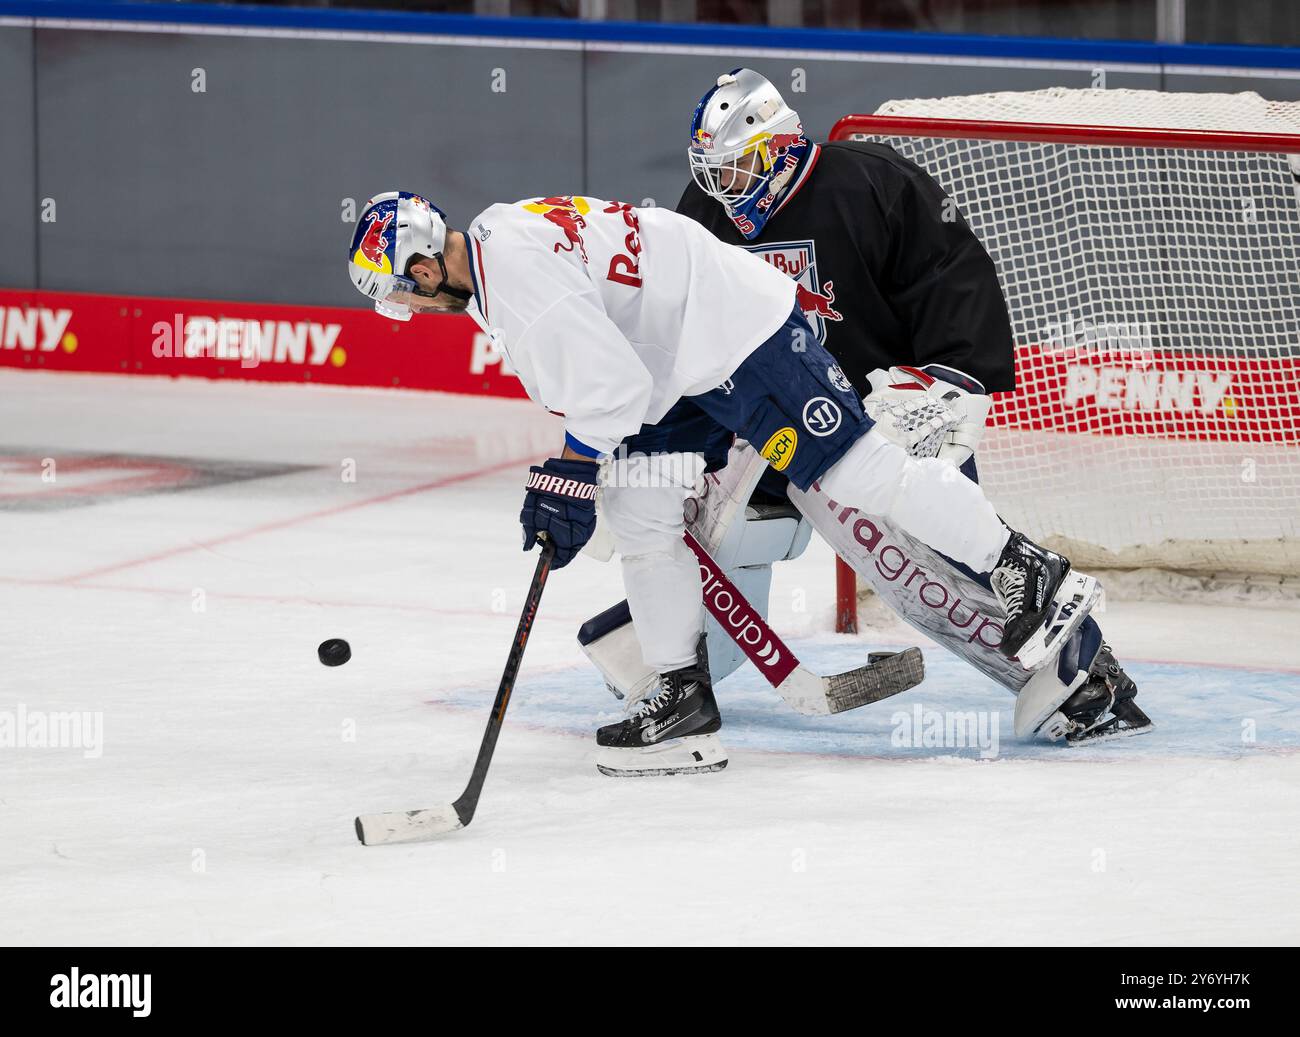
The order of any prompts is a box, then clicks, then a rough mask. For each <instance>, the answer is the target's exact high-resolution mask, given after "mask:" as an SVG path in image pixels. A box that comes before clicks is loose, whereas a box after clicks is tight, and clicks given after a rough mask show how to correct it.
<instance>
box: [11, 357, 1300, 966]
mask: <svg viewBox="0 0 1300 1037" xmlns="http://www.w3.org/2000/svg"><path fill="white" fill-rule="evenodd" d="M0 401H2V403H0V534H2V535H3V540H4V543H5V545H6V551H5V552H4V555H3V562H2V563H0V601H2V602H3V612H2V613H0V615H2V616H3V644H4V665H3V668H2V669H0V674H2V675H3V676H2V678H0V732H2V731H3V724H4V722H5V720H4V717H5V716H6V715H8V716H10V717H11V718H14V719H16V718H17V716H18V714H19V711H20V710H21V711H22V712H23V714H24V715H25V716H28V717H30V716H32V715H36V716H42V715H48V714H50V713H52V712H56V711H90V712H91V713H98V714H102V722H103V747H102V753H101V754H99V755H96V753H95V752H94V751H93V749H87V748H84V747H67V748H37V747H12V746H9V745H6V746H5V747H3V748H0V942H5V943H23V944H31V943H76V944H93V943H119V942H121V943H138V944H151V943H173V942H179V943H258V944H261V943H296V944H305V943H444V942H467V941H468V942H502V941H504V942H518V943H536V942H547V941H564V942H583V943H598V944H602V945H609V944H624V943H633V944H647V943H648V944H654V943H676V942H688V943H689V942H711V941H726V942H731V941H739V942H746V943H753V942H779V941H796V942H814V941H825V942H835V943H877V942H904V943H968V944H969V943H981V944H982V943H1013V942H1034V943H1070V942H1084V943H1094V942H1098V943H1099V942H1117V943H1133V944H1144V943H1151V942H1155V943H1199V942H1243V943H1294V942H1295V941H1296V940H1297V938H1300V895H1298V894H1297V883H1296V881H1295V875H1296V871H1295V862H1296V860H1297V859H1300V794H1298V793H1300V714H1298V712H1297V709H1296V697H1297V686H1298V685H1300V647H1298V646H1297V637H1296V633H1297V628H1298V627H1300V612H1297V611H1295V610H1294V609H1290V610H1288V609H1286V608H1282V607H1246V606H1223V605H1216V604H1204V603H1197V602H1191V603H1177V602H1137V601H1127V602H1126V601H1122V600H1121V601H1115V600H1112V601H1111V602H1110V604H1109V609H1108V611H1107V613H1106V614H1105V615H1104V616H1103V617H1102V623H1103V627H1104V629H1105V631H1106V634H1107V637H1108V639H1109V640H1110V641H1111V642H1112V643H1113V644H1114V646H1115V649H1116V652H1117V653H1118V654H1119V656H1120V657H1121V658H1122V659H1123V660H1124V661H1125V663H1126V665H1127V666H1128V668H1129V670H1130V672H1131V673H1132V674H1133V676H1134V677H1135V678H1136V679H1137V681H1138V683H1139V685H1140V687H1141V693H1140V698H1139V701H1140V702H1141V704H1142V705H1143V707H1144V708H1145V709H1146V710H1147V711H1148V712H1149V713H1150V714H1151V715H1152V717H1153V718H1154V719H1155V721H1156V724H1157V729H1156V731H1154V732H1153V733H1151V734H1148V735H1145V736H1142V737H1136V738H1130V739H1124V740H1121V741H1118V742H1114V743H1109V744H1106V745H1101V746H1094V747H1086V748H1076V749H1065V748H1062V747H1059V746H1054V745H1047V744H1038V743H1029V742H1020V741H1017V740H1016V739H1015V738H1014V736H1013V735H1012V733H1011V705H1012V699H1011V698H1010V696H1009V695H1007V694H1006V693H1005V692H1003V691H1001V690H1000V689H998V688H996V687H994V686H993V685H991V684H990V683H989V682H988V681H987V680H985V679H984V678H983V677H982V676H980V675H979V674H978V673H976V672H975V671H974V670H972V669H970V668H969V667H966V666H964V665H963V664H960V663H958V662H957V661H955V660H953V659H950V658H947V657H945V656H943V655H941V654H940V653H939V652H938V651H937V650H930V651H928V652H927V666H928V677H927V679H926V681H925V683H924V684H923V685H922V686H920V687H919V688H916V689H913V690H912V691H910V692H907V693H905V694H904V695H901V696H899V697H897V698H895V699H892V700H889V701H887V702H885V703H881V704H878V705H877V706H874V707H867V708H865V709H862V710H858V711H855V712H853V713H848V714H842V715H839V716H835V717H828V718H804V717H800V716H798V715H796V714H794V713H793V712H792V711H790V710H789V709H788V708H786V707H785V706H783V704H782V703H781V701H780V699H779V698H778V696H777V695H776V694H775V693H774V692H773V691H772V690H771V689H770V688H768V687H767V686H766V685H765V684H763V682H762V681H761V680H759V679H757V678H756V677H755V676H754V675H753V674H752V673H750V672H742V673H739V674H737V675H736V676H735V677H733V678H732V679H731V680H729V681H727V682H726V683H725V684H723V685H722V686H721V687H720V689H719V699H720V702H721V705H722V707H723V710H724V716H725V726H724V728H723V732H722V734H723V738H724V741H725V742H726V744H727V745H728V747H729V748H730V749H731V764H730V766H729V767H728V769H727V770H725V771H723V772H721V773H717V774H710V775H704V776H694V777H678V778H665V779H659V780H652V779H646V780H631V779H610V778H605V777H602V776H601V775H599V774H598V773H597V772H596V770H595V767H594V765H593V758H594V748H595V747H594V742H593V740H592V738H591V732H592V730H593V728H594V726H595V725H597V724H599V723H601V722H607V721H609V720H611V719H614V718H616V717H617V716H618V715H619V713H618V704H617V703H616V702H615V701H614V700H613V699H612V698H611V697H610V696H609V695H608V693H607V692H606V691H605V690H604V688H603V687H602V685H601V683H600V681H599V680H598V679H597V678H596V676H595V675H594V673H593V671H591V670H589V669H588V668H587V667H586V666H585V665H584V664H583V660H582V658H581V656H580V654H579V652H578V650H577V648H576V645H575V643H574V634H575V632H576V630H577V627H578V624H579V623H580V622H581V621H582V620H583V619H585V618H587V617H588V616H589V615H591V614H592V613H594V612H596V611H598V610H599V609H601V608H604V607H605V606H606V605H608V604H611V603H612V602H614V601H616V600H617V599H618V598H619V597H621V596H622V594H621V591H620V589H619V576H618V570H617V567H616V566H613V565H600V564H598V563H595V562H592V561H590V560H589V559H586V558H580V559H579V560H578V561H577V562H575V563H574V564H573V565H571V566H570V567H569V568H567V569H565V570H563V571H561V572H559V573H557V574H556V575H555V576H553V577H552V579H551V582H550V584H549V585H548V588H547V591H546V596H545V599H544V601H543V604H542V609H541V614H540V616H539V619H538V621H537V624H536V627H535V629H534V633H533V639H532V642H531V643H530V645H529V649H528V655H527V658H526V660H525V664H524V670H523V674H522V677H521V680H520V683H519V686H518V689H517V692H516V695H515V698H514V701H513V702H512V704H511V712H510V715H509V717H508V718H507V720H506V725H505V729H504V732H503V734H502V737H501V741H500V744H499V746H498V749H497V754H496V760H495V763H494V765H493V770H492V773H491V774H490V776H489V778H488V782H487V787H486V789H485V791H484V794H483V799H482V801H481V803H480V806H479V810H478V813H477V815H476V817H475V820H474V823H473V824H472V825H471V826H470V827H469V828H467V829H465V830H463V831H460V832H455V833H452V834H450V835H448V836H447V837H445V838H443V839H440V840H439V841H437V842H433V843H428V844H421V845H412V846H393V847H363V846H361V845H360V844H359V843H358V842H357V841H356V837H355V835H354V833H353V829H352V819H353V817H354V816H355V815H356V814H358V813H372V812H381V811H390V810H403V809H415V808H420V807H433V806H437V805H439V804H442V803H446V802H449V801H450V800H452V799H454V798H455V797H456V796H457V795H459V794H460V791H461V789H462V788H463V786H464V784H465V781H466V779H467V778H468V775H469V768H470V765H471V763H472V760H473V757H474V754H475V752H476V750H477V748H478V743H479V739H480V737H481V734H482V729H483V724H484V721H485V718H486V710H487V708H488V706H489V704H490V702H491V700H492V696H493V694H494V692H495V689H496V684H497V681H498V679H499V677H500V671H501V666H502V664H503V662H504V658H505V653H506V651H507V648H508V641H509V638H510V635H511V633H512V631H513V627H514V624H515V622H516V620H517V617H518V609H519V607H520V605H521V603H522V596H523V593H524V591H525V589H526V586H527V583H528V579H529V577H530V575H531V573H532V568H533V556H525V555H523V554H522V552H520V550H519V548H518V543H519V534H518V525H517V514H518V508H519V502H520V498H521V490H520V487H521V486H522V483H523V478H524V472H525V469H526V466H527V465H528V464H529V463H532V462H533V461H534V460H536V459H537V458H540V457H544V456H546V455H547V454H549V453H551V452H553V450H554V448H555V446H556V444H558V442H559V433H560V429H559V424H558V422H557V420H556V419H554V418H552V417H550V416H548V415H546V414H544V413H543V412H541V411H540V410H539V409H537V408H535V407H533V406H532V405H531V404H528V403H526V402H506V401H488V400H475V399H471V398H466V397H453V396H438V395H428V394H414V393H401V392H391V393H390V392H378V391H376V392H367V391H357V390H332V389H325V388H321V387H304V386H264V385H239V384H218V383H207V382H201V381H187V380H180V381H168V380H163V379H129V378H114V377H102V376H70V375H48V374H38V373H28V372H3V373H0ZM47 459H51V460H53V461H54V466H53V471H54V472H55V479H54V481H53V482H42V481H41V473H42V472H43V471H48V470H49V465H48V463H47ZM160 459H162V460H160ZM178 459H179V463H177V462H178ZM164 461H165V462H166V463H164ZM181 469H183V470H184V471H183V472H182V474H180V475H178V474H177V471H178V470H181ZM352 470H354V471H355V476H356V478H355V481H345V478H344V476H345V475H346V474H347V473H348V472H349V471H352ZM60 471H65V472H66V473H67V477H66V478H65V477H63V476H60V475H59V474H58V473H59V472H60ZM185 473H188V474H185ZM186 486H188V487H189V488H183V487H186ZM178 487H179V488H178ZM60 495H63V496H60ZM33 500H36V501H38V502H39V503H38V505H33ZM831 568H832V567H831V559H830V556H829V553H828V552H827V551H826V550H825V548H823V547H822V546H821V545H820V544H816V543H814V544H813V545H812V547H810V549H809V551H808V552H807V554H806V555H805V556H804V557H803V558H800V559H799V560H797V561H795V562H792V563H788V564H786V565H784V566H781V567H779V568H778V571H777V575H776V577H775V583H774V591H773V624H774V626H775V627H776V629H777V631H778V632H779V633H780V634H781V635H782V636H783V637H785V638H786V639H787V640H788V641H789V642H790V643H791V645H792V647H794V648H795V649H796V650H798V651H800V652H801V653H802V654H803V656H804V658H805V662H807V663H808V664H809V665H811V666H813V667H815V668H817V669H819V670H821V671H822V672H831V671H834V670H839V669H844V668H847V667H849V666H851V665H856V664H857V663H859V662H860V661H861V660H862V658H863V656H864V653H865V650H866V648H867V647H868V646H871V647H876V646H890V645H900V644H904V643H908V642H907V639H908V637H909V636H910V635H909V634H908V632H907V629H906V628H905V627H903V626H901V625H900V624H898V623H895V622H893V621H892V620H890V619H889V618H888V617H884V616H881V615H879V614H878V612H877V611H874V610H872V609H868V610H867V611H866V617H867V619H868V620H869V621H870V623H871V628H870V632H869V633H867V634H865V635H863V636H862V637H860V638H852V637H843V636H837V635H834V634H830V633H827V632H826V630H827V629H828V628H829V626H830V622H831V611H832V605H833V601H832V596H833V586H832V574H831ZM327 637H344V638H347V639H348V641H349V642H351V645H352V650H353V658H352V661H351V662H349V663H348V664H347V665H345V666H342V667H339V668H336V669H329V668H326V667H323V666H321V665H320V663H319V662H318V661H317V658H316V645H317V644H318V643H319V642H320V641H322V640H324V639H325V638H327ZM918 710H919V713H918V712H916V711H918ZM965 713H970V714H971V715H972V716H973V717H974V718H975V719H976V720H977V721H978V723H982V724H983V725H984V726H983V729H982V730H983V732H984V734H985V735H986V736H987V735H989V734H990V733H991V732H992V731H993V730H995V729H994V728H993V726H992V725H993V724H994V723H995V722H996V724H997V728H996V730H997V733H998V736H999V737H998V741H997V745H996V753H992V752H989V751H988V750H987V748H986V751H985V752H983V753H982V752H981V749H980V747H979V746H978V745H976V746H966V747H961V746H954V745H927V744H925V739H924V737H923V732H924V730H925V728H926V724H927V723H929V722H930V719H932V718H933V717H934V716H935V715H938V716H939V717H940V718H941V719H951V718H953V717H958V715H959V714H965ZM14 719H11V720H10V721H9V722H10V724H11V725H12V723H13V722H14ZM917 719H919V720H920V724H919V729H918V731H917V732H916V735H917V737H916V741H917V743H919V744H916V745H915V746H913V745H912V744H911V742H910V741H909V742H908V744H906V745H903V744H899V742H900V738H901V734H905V733H907V732H908V729H909V726H910V725H912V724H913V721H915V720H917ZM10 730H12V727H11V728H10ZM976 730H980V728H978V724H977V728H976ZM985 741H986V742H988V739H987V738H986V739H985ZM982 756H989V757H991V758H987V759H986V758H982ZM665 875H667V876H671V880H670V882H671V885H670V887H669V888H670V889H672V890H675V895H670V896H665V897H657V898H655V900H654V901H653V907H652V909H649V908H648V907H647V905H648V904H649V903H650V902H649V901H648V900H647V897H646V892H645V891H646V890H647V889H648V888H655V889H659V890H662V889H664V888H665V887H663V886H662V885H657V884H653V880H655V879H657V878H660V877H662V876H665Z"/></svg>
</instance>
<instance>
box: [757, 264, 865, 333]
mask: <svg viewBox="0 0 1300 1037" xmlns="http://www.w3.org/2000/svg"><path fill="white" fill-rule="evenodd" d="M745 247H746V248H747V249H749V251H751V252H753V253H754V254H755V255H756V256H760V257H761V258H762V259H764V260H766V261H767V263H768V265H769V266H771V267H772V268H773V269H774V270H780V271H781V273H783V274H785V275H786V276H788V277H792V278H794V285H795V288H794V290H795V302H796V303H798V305H799V308H800V309H801V310H803V315H804V316H805V317H806V318H807V319H808V323H809V324H811V325H812V329H813V332H814V333H815V334H816V335H817V341H818V342H821V343H822V344H823V345H824V344H825V342H826V322H827V321H832V320H835V321H839V320H843V319H844V317H843V315H842V314H841V313H840V312H839V311H838V310H837V309H835V305H834V303H835V283H834V282H833V281H827V282H826V283H825V284H822V282H821V279H820V278H819V277H818V276H817V249H816V246H814V244H813V243H812V242H811V241H773V242H769V243H767V244H763V245H746V246H745Z"/></svg>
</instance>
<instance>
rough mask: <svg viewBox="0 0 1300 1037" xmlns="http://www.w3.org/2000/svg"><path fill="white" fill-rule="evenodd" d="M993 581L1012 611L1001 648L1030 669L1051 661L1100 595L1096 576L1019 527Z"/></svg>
mask: <svg viewBox="0 0 1300 1037" xmlns="http://www.w3.org/2000/svg"><path fill="white" fill-rule="evenodd" d="M990 582H991V583H992V585H993V591H994V593H995V594H996V595H997V597H998V601H999V602H1001V604H1002V608H1003V610H1004V611H1005V612H1006V614H1007V619H1006V623H1005V624H1004V626H1003V628H1002V643H1001V644H1000V645H998V651H1000V652H1001V653H1002V654H1003V655H1004V656H1006V657H1007V658H1008V659H1016V660H1017V661H1018V662H1019V663H1020V665H1021V666H1023V667H1024V668H1025V669H1026V670H1036V669H1038V668H1040V667H1041V666H1043V665H1044V664H1046V663H1047V662H1048V661H1050V660H1051V659H1052V658H1053V657H1054V656H1055V655H1056V653H1057V652H1059V651H1060V650H1061V647H1062V646H1063V645H1064V644H1065V643H1066V642H1067V641H1068V640H1069V639H1070V635H1071V634H1073V633H1074V631H1075V630H1076V629H1077V628H1078V626H1079V624H1080V623H1082V622H1083V621H1084V619H1085V618H1087V615H1088V613H1089V612H1090V611H1091V609H1092V607H1093V605H1095V604H1096V603H1097V600H1098V599H1099V598H1100V597H1101V584H1099V583H1098V582H1097V580H1096V578H1095V577H1093V576H1085V575H1084V574H1083V573H1077V572H1075V571H1073V570H1072V569H1071V568H1070V560H1069V559H1068V558H1063V557H1062V556H1061V555H1058V554H1056V553H1055V552H1054V551H1048V550H1047V549H1046V548H1043V547H1039V546H1038V545H1037V544H1035V543H1034V542H1033V541H1031V540H1029V539H1028V538H1026V537H1024V536H1022V535H1021V534H1019V533H1017V532H1015V531H1012V533H1011V539H1009V540H1008V541H1007V546H1006V547H1004V548H1003V549H1002V556H1001V557H1000V558H999V559H998V564H997V565H996V566H994V568H993V573H992V575H991V576H990Z"/></svg>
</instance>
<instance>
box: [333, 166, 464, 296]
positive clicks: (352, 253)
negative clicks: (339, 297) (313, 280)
mask: <svg viewBox="0 0 1300 1037" xmlns="http://www.w3.org/2000/svg"><path fill="white" fill-rule="evenodd" d="M446 242H447V216H446V214H445V213H444V212H443V211H442V210H441V209H439V208H438V207H437V206H436V205H434V204H433V203H432V202H431V201H429V200H428V199H427V198H423V197H421V196H420V195H418V194H412V193H411V192H409V191H385V192H384V193H383V194H377V195H375V196H374V197H373V198H371V199H370V200H369V201H368V202H366V206H365V208H364V209H362V210H361V215H360V217H359V218H358V219H357V226H356V229H355V230H354V231H353V232H352V244H351V245H350V246H349V247H348V277H349V278H351V280H352V283H353V284H354V285H355V286H356V288H357V291H359V292H360V293H361V294H362V295H365V296H367V297H368V298H370V299H373V300H374V303H375V312H377V313H379V314H381V315H383V316H385V317H390V318H392V319H393V320H410V319H411V307H410V305H409V302H408V301H407V300H409V298H410V296H412V295H421V296H424V297H426V298H432V297H433V296H436V295H437V294H438V293H439V292H444V291H445V292H447V293H448V294H449V295H453V296H455V297H456V298H468V297H469V296H468V294H467V293H465V292H461V291H457V290H456V289H454V288H450V287H448V285H447V267H446V264H445V263H444V262H443V258H442V251H443V248H444V247H445V245H446ZM416 256H428V257H429V258H431V259H436V260H437V262H438V266H439V268H440V269H441V270H442V284H440V285H439V286H438V288H437V290H436V291H433V292H428V291H424V290H423V289H421V288H420V286H419V285H418V284H417V283H416V281H415V279H414V278H412V277H409V276H408V275H407V268H408V267H409V266H410V263H411V260H413V259H414V258H415V257H416Z"/></svg>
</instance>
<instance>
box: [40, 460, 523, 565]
mask: <svg viewBox="0 0 1300 1037" xmlns="http://www.w3.org/2000/svg"><path fill="white" fill-rule="evenodd" d="M534 457H535V455H532V454H529V455H528V456H527V457H522V458H512V459H511V460H509V461H502V462H501V463H500V464H496V465H491V466H489V467H487V468H478V469H475V470H474V471H472V472H458V473H457V474H455V475H447V476H443V477H442V478H441V479H434V480H433V481H432V482H427V483H421V484H420V485H418V486H408V487H407V488H406V489H404V490H394V491H393V492H392V493H384V494H380V495H379V496H378V497H367V498H366V499H365V500H359V501H351V502H349V503H347V504H338V505H335V506H334V507H332V508H322V509H321V510H319V511H312V512H308V513H307V514H305V515H297V516H295V517H293V518H288V519H279V520H277V521H275V522H264V523H262V525H260V526H252V527H250V528H248V529H242V530H238V531H236V532H234V533H227V534H225V535H224V536H219V537H213V538H212V539H210V540H199V541H196V542H193V543H189V544H186V545H184V546H183V547H171V548H168V549H167V550H165V551H156V552H154V553H153V554H150V555H145V556H144V557H142V558H134V559H131V560H130V561H126V562H115V563H113V564H112V565H101V566H100V567H99V568H97V569H87V570H86V571H85V572H81V573H74V574H73V575H71V576H65V577H63V578H62V579H59V580H54V581H51V582H53V583H79V582H80V581H82V580H89V579H92V578H94V577H97V576H103V575H105V574H107V573H114V572H121V571H122V570H123V569H133V568H135V567H136V566H140V565H149V564H150V563H151V562H160V561H162V560H163V559H165V558H174V557H176V556H177V555H183V554H188V553H189V552H191V551H203V550H207V549H208V548H212V547H217V546H219V545H221V544H228V543H230V542H231V541H233V540H243V539H244V538H245V537H251V536H257V535H258V534H259V533H271V532H274V531H276V530H280V529H287V528H288V527H289V526H296V525H298V524H299V523H302V522H311V521H312V520H313V519H318V518H328V517H329V516H331V515H340V514H342V513H343V512H345V511H355V510H356V509H357V508H366V507H369V506H370V505H372V504H385V503H387V502H388V501H391V500H396V499H398V498H399V497H409V496H411V495H412V494H416V493H424V492H426V491H428V490H438V489H442V488H443V487H444V486H451V485H454V484H455V483H458V482H465V481H467V480H469V479H477V478H478V477H479V476H481V475H490V474H491V473H493V472H500V471H504V470H505V469H507V468H513V467H516V466H518V465H521V464H527V463H528V462H530V461H532V460H533V459H534Z"/></svg>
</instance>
